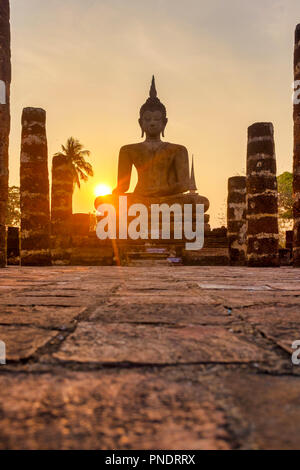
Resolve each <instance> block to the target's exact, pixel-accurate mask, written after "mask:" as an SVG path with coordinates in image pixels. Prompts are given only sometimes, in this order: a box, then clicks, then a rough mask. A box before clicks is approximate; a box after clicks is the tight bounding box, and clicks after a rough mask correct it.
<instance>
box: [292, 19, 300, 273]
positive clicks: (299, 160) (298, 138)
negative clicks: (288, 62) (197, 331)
mask: <svg viewBox="0 0 300 470" xmlns="http://www.w3.org/2000/svg"><path fill="white" fill-rule="evenodd" d="M294 80H295V83H294V87H295V89H296V90H299V87H300V24H298V25H297V27H296V31H295V51H294ZM293 114H294V162H293V174H294V178H293V193H294V241H293V264H294V267H298V268H299V267H300V99H299V92H298V93H297V96H296V95H295V96H294V113H293Z"/></svg>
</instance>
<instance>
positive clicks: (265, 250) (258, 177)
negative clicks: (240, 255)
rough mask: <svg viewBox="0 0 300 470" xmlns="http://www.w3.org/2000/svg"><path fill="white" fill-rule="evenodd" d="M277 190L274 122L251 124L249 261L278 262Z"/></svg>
mask: <svg viewBox="0 0 300 470" xmlns="http://www.w3.org/2000/svg"><path fill="white" fill-rule="evenodd" d="M278 242H279V236H278V192H277V179H276V157H275V145H274V129H273V124H272V123H269V122H258V123H255V124H253V125H252V126H250V127H249V128H248V150H247V262H248V266H262V267H263V266H264V267H268V266H278V264H279V256H278Z"/></svg>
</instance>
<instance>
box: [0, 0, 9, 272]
mask: <svg viewBox="0 0 300 470" xmlns="http://www.w3.org/2000/svg"><path fill="white" fill-rule="evenodd" d="M9 17H10V12H9V0H1V2H0V268H3V267H5V266H6V227H5V219H6V208H7V198H8V140H9V132H10V82H11V62H10V23H9Z"/></svg>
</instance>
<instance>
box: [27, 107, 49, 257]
mask: <svg viewBox="0 0 300 470" xmlns="http://www.w3.org/2000/svg"><path fill="white" fill-rule="evenodd" d="M20 199H21V251H20V256H21V265H22V266H49V265H51V255H50V207H49V177H48V150H47V137H46V112H45V111H44V110H43V109H40V108H25V109H24V110H23V114H22V141H21V167H20Z"/></svg>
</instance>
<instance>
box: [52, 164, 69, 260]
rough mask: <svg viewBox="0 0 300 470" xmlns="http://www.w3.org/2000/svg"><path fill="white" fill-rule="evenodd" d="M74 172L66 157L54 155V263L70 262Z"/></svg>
mask: <svg viewBox="0 0 300 470" xmlns="http://www.w3.org/2000/svg"><path fill="white" fill-rule="evenodd" d="M72 198H73V173H72V169H71V166H70V164H68V162H67V161H66V159H65V158H63V157H60V156H55V157H53V160H52V190H51V254H52V263H53V264H56V265H67V264H69V263H70V248H71V228H72Z"/></svg>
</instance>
